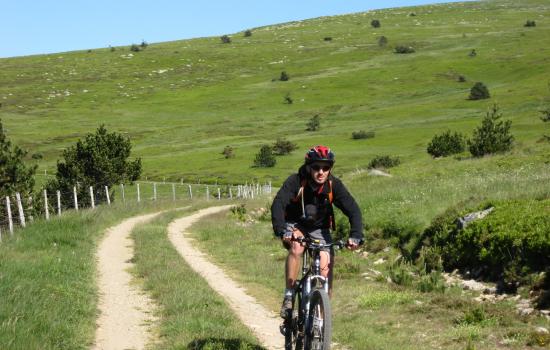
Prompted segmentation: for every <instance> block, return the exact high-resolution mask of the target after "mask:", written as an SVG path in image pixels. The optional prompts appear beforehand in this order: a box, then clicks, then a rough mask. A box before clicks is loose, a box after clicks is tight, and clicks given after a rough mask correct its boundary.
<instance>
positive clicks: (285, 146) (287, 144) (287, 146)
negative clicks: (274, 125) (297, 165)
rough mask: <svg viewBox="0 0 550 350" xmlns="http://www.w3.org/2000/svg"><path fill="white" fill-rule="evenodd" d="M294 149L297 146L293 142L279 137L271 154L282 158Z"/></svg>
mask: <svg viewBox="0 0 550 350" xmlns="http://www.w3.org/2000/svg"><path fill="white" fill-rule="evenodd" d="M296 148H298V146H297V145H296V144H295V143H294V142H291V141H288V140H285V139H283V138H281V137H279V138H278V139H277V141H275V143H274V144H273V153H274V154H275V155H277V156H284V155H285V154H290V153H291V152H292V151H294V150H295V149H296Z"/></svg>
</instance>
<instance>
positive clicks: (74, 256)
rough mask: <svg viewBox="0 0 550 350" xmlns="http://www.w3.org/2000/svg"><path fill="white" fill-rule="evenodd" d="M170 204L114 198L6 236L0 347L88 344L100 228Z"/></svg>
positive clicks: (1, 256) (0, 258)
mask: <svg viewBox="0 0 550 350" xmlns="http://www.w3.org/2000/svg"><path fill="white" fill-rule="evenodd" d="M178 204H180V205H181V203H178ZM173 205H174V204H173V203H168V202H167V203H156V204H145V203H143V204H142V205H140V206H138V205H130V204H128V205H126V206H123V205H122V204H117V205H113V206H112V207H105V206H103V207H98V208H96V209H95V210H81V211H79V212H78V213H76V212H69V213H66V214H64V215H63V216H62V217H61V218H58V217H52V219H51V220H50V221H35V222H34V223H33V224H31V225H29V226H28V227H27V228H26V229H21V230H18V231H16V232H15V235H14V237H13V238H7V239H6V237H4V241H3V242H2V243H1V244H0V300H1V302H0V348H2V349H25V350H27V349H88V348H89V347H90V346H91V345H92V343H93V341H94V333H95V328H96V318H97V301H98V295H97V287H96V264H95V251H96V247H97V244H98V241H99V239H100V238H101V237H102V236H103V232H104V231H105V229H106V228H108V227H110V226H112V225H114V224H116V223H118V222H119V221H121V220H122V219H124V218H127V217H130V216H133V215H137V214H139V213H144V212H153V211H158V210H162V209H166V208H170V207H171V206H173Z"/></svg>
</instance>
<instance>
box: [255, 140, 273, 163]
mask: <svg viewBox="0 0 550 350" xmlns="http://www.w3.org/2000/svg"><path fill="white" fill-rule="evenodd" d="M276 162H277V160H276V159H275V155H274V154H273V147H271V146H269V145H263V146H262V148H260V151H259V152H258V153H257V154H256V158H254V166H255V167H259V168H271V167H274V166H275V163H276Z"/></svg>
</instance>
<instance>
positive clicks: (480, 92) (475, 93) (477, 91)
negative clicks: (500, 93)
mask: <svg viewBox="0 0 550 350" xmlns="http://www.w3.org/2000/svg"><path fill="white" fill-rule="evenodd" d="M490 97H491V95H490V94H489V89H487V86H485V84H483V83H482V82H477V83H475V84H474V86H472V88H471V89H470V96H469V97H468V99H469V100H483V99H486V98H490Z"/></svg>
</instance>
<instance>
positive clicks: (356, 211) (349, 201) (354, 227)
mask: <svg viewBox="0 0 550 350" xmlns="http://www.w3.org/2000/svg"><path fill="white" fill-rule="evenodd" d="M332 186H333V188H332V192H333V196H334V200H333V202H334V205H336V207H337V208H338V209H340V210H341V211H342V212H343V213H344V214H345V215H346V216H347V217H348V219H349V223H350V227H351V228H350V234H349V235H350V237H353V238H358V239H363V219H362V217H361V209H360V208H359V206H358V205H357V202H355V199H354V198H353V197H352V195H351V194H350V193H349V192H348V190H347V188H346V187H345V186H344V184H343V183H342V181H340V180H339V179H337V178H334V179H333V181H332Z"/></svg>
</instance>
